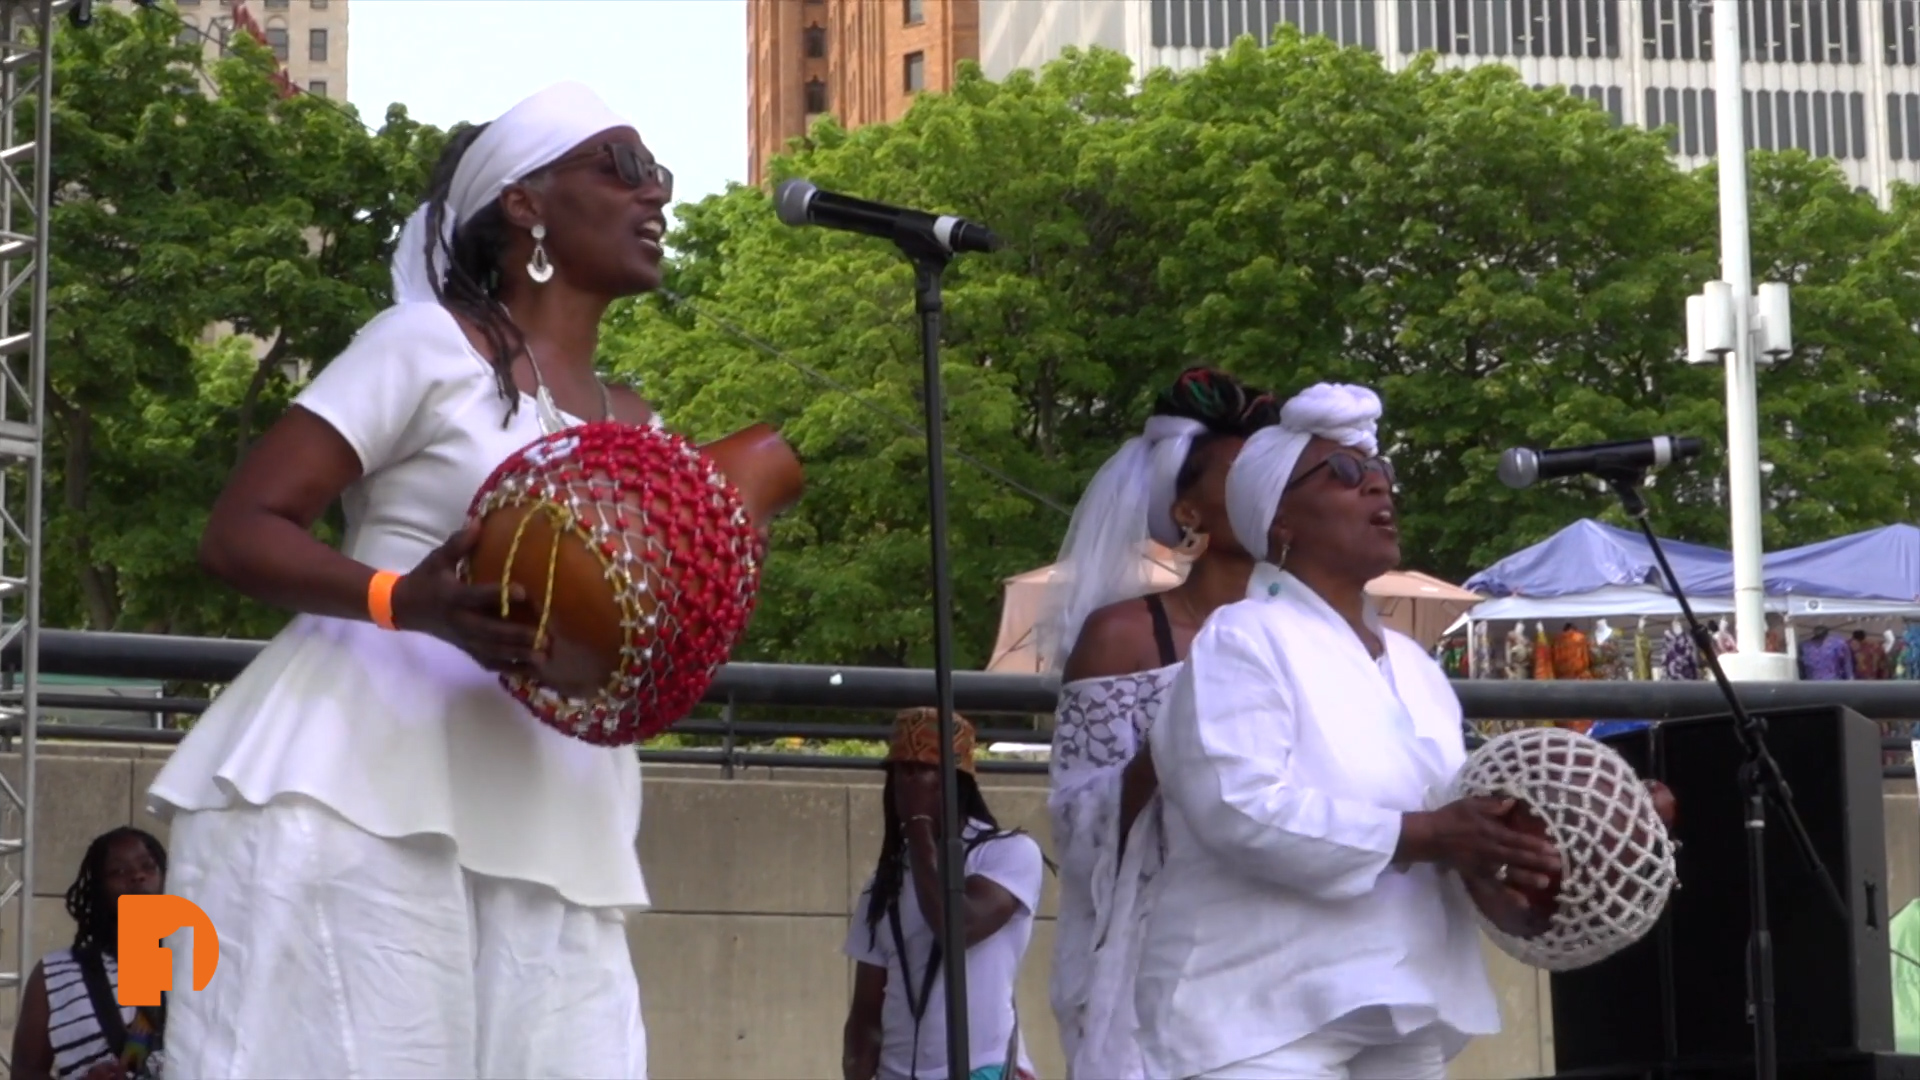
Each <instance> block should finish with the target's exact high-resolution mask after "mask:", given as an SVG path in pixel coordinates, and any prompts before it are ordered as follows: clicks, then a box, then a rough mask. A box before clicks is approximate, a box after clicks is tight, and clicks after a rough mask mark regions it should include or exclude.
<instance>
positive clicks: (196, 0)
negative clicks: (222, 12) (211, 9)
mask: <svg viewBox="0 0 1920 1080" xmlns="http://www.w3.org/2000/svg"><path fill="white" fill-rule="evenodd" d="M178 3H179V5H180V6H181V7H199V6H200V0H178Z"/></svg>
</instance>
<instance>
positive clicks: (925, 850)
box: [842, 709, 1045, 1080]
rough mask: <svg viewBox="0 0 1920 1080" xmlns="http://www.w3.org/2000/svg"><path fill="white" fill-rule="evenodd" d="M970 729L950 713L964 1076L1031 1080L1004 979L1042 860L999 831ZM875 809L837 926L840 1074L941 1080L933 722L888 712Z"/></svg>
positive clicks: (941, 918) (1017, 834)
mask: <svg viewBox="0 0 1920 1080" xmlns="http://www.w3.org/2000/svg"><path fill="white" fill-rule="evenodd" d="M973 744H974V734H973V725H972V724H970V723H968V722H967V720H966V718H965V717H961V716H956V717H954V734H953V756H954V761H955V763H956V765H957V766H958V768H959V783H960V810H961V813H963V814H965V815H966V818H967V823H966V825H965V827H964V828H963V829H962V830H961V837H962V840H963V842H964V844H965V847H966V912H965V921H966V928H967V971H966V983H967V1041H968V1044H969V1054H968V1056H969V1058H970V1059H971V1060H972V1062H973V1065H974V1069H973V1072H972V1073H971V1074H970V1075H969V1076H968V1077H967V1078H966V1080H1032V1078H1033V1063H1032V1061H1030V1060H1029V1059H1028V1057H1027V1049H1026V1043H1025V1041H1024V1040H1022V1039H1021V1037H1020V1019H1019V1011H1018V1009H1017V1007H1016V1006H1015V1004H1014V985H1015V983H1016V982H1017V981H1018V979H1019V975H1020V962H1021V960H1022V959H1024V958H1025V957H1026V954H1027V943H1028V942H1029V941H1030V940H1032V937H1033V916H1034V912H1036V911H1038V910H1039V908H1040V886H1041V878H1042V875H1043V873H1044V866H1045V860H1044V859H1043V857H1042V856H1041V854H1040V845H1039V844H1038V843H1036V842H1035V841H1034V839H1033V837H1031V836H1028V835H1027V834H1026V833H1024V832H1021V831H1019V830H1017V829H1015V830H1006V829H1002V828H1000V824H999V822H998V821H997V820H995V818H994V816H993V811H992V810H989V809H988V808H987V800H986V799H985V798H984V797H982V795H981V794H980V784H979V782H978V781H977V780H976V779H975V777H974V764H973ZM886 770H887V771H886V784H885V788H884V790H883V792H882V799H881V807H882V813H884V814H885V815H886V831H885V838H884V839H883V840H882V841H881V844H880V861H879V863H878V864H877V865H876V866H875V867H874V870H873V877H872V878H871V879H870V880H869V881H868V882H867V886H866V888H865V889H863V890H862V891H861V893H860V899H859V902H858V903H857V904H855V906H854V912H853V919H852V921H851V924H850V925H849V926H848V928H847V943H846V954H847V955H848V956H850V957H852V958H853V960H854V964H855V967H854V978H853V1002H852V1004H851V1005H850V1006H849V1008H848V1010H847V1025H846V1030H845V1033H844V1035H843V1042H842V1050H843V1057H842V1072H843V1074H844V1076H845V1078H846V1080H946V1077H947V1026H946V1016H947V1013H946V1008H947V1006H946V983H945V980H944V979H942V977H941V966H940V965H941V963H942V962H943V960H944V959H945V958H944V957H942V956H941V951H940V930H939V928H940V927H941V926H943V925H944V924H945V915H944V914H943V913H944V911H945V907H944V902H945V894H944V893H943V892H942V891H941V888H940V862H939V855H938V853H937V852H938V849H939V846H940V837H941V836H942V835H944V833H943V832H942V825H941V794H940V718H939V714H938V713H937V712H936V711H935V710H933V709H909V710H907V711H905V712H903V713H901V714H900V715H899V716H897V717H896V718H895V719H894V728H893V740H892V742H891V744H890V745H889V746H888V749H887V763H886Z"/></svg>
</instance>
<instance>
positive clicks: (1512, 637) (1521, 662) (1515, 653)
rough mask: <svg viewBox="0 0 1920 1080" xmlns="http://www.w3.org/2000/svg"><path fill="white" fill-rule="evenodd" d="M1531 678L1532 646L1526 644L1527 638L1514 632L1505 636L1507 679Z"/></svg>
mask: <svg viewBox="0 0 1920 1080" xmlns="http://www.w3.org/2000/svg"><path fill="white" fill-rule="evenodd" d="M1532 677H1533V646H1531V645H1529V644H1527V636H1526V635H1525V634H1522V633H1519V632H1518V631H1515V632H1514V633H1512V634H1509V635H1508V636H1507V678H1509V679H1530V678H1532Z"/></svg>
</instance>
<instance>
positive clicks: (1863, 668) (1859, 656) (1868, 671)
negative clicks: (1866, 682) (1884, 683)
mask: <svg viewBox="0 0 1920 1080" xmlns="http://www.w3.org/2000/svg"><path fill="white" fill-rule="evenodd" d="M1852 648H1853V677H1854V678H1856V679H1884V678H1886V677H1887V675H1888V669H1887V647H1886V646H1885V645H1882V644H1880V640H1879V639H1878V638H1872V637H1865V636H1862V637H1857V638H1854V639H1853V643H1852Z"/></svg>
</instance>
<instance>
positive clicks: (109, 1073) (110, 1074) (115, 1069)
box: [82, 1061, 127, 1080]
mask: <svg viewBox="0 0 1920 1080" xmlns="http://www.w3.org/2000/svg"><path fill="white" fill-rule="evenodd" d="M82 1080H127V1067H126V1066H125V1065H122V1064H120V1063H119V1062H118V1061H103V1062H101V1063H100V1064H98V1065H95V1066H94V1067H93V1068H91V1069H88V1070H87V1072H86V1075H85V1076H84V1077H82Z"/></svg>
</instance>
